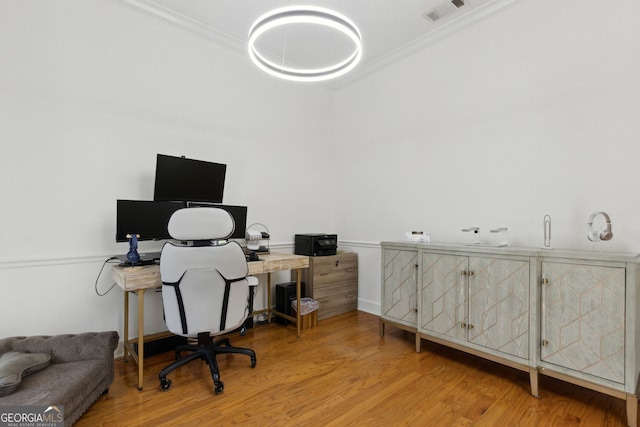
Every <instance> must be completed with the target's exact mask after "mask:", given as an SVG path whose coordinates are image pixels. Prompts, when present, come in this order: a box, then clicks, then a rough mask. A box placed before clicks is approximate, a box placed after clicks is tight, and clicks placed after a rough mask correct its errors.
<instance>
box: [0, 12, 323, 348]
mask: <svg viewBox="0 0 640 427" xmlns="http://www.w3.org/2000/svg"><path fill="white" fill-rule="evenodd" d="M0 58H1V61H2V64H1V66H0V93H1V94H2V96H0V117H2V119H1V120H2V125H1V126H0V141H2V156H1V157H0V188H1V189H2V190H1V195H2V200H3V208H2V210H0V212H1V214H0V215H2V218H1V223H2V228H1V229H0V241H1V242H2V243H3V244H2V245H1V246H0V261H1V263H0V293H1V294H2V295H3V297H2V299H0V336H8V335H18V334H36V333H43V334H48V333H60V332H75V331H83V330H97V329H117V330H119V331H120V332H121V334H122V331H123V329H122V292H121V291H120V290H119V289H115V290H113V291H111V292H110V293H109V294H108V295H107V296H105V297H98V296H97V295H96V293H95V292H94V282H95V280H96V277H97V276H98V273H99V271H100V267H101V266H102V261H103V260H104V259H106V257H107V256H110V255H114V254H121V253H125V252H126V250H127V245H126V244H125V243H118V244H116V243H115V241H114V236H115V207H116V199H118V198H121V199H127V198H129V199H147V200H149V199H151V198H152V197H153V179H154V171H155V157H156V153H165V154H171V155H186V156H187V157H190V158H196V159H202V160H208V161H215V162H222V163H227V165H228V168H227V179H226V187H225V200H224V201H225V202H226V203H230V204H246V205H247V206H248V207H249V211H248V221H249V223H252V222H261V223H264V224H266V225H267V226H268V227H269V230H270V232H271V235H272V242H273V243H274V244H278V243H285V244H288V243H290V242H292V241H293V235H294V234H295V233H296V232H299V230H314V229H316V227H317V228H318V229H325V228H326V229H333V227H334V217H333V212H334V209H333V202H334V200H335V197H334V189H333V186H332V185H326V182H327V176H326V173H325V171H324V170H323V169H321V168H320V167H319V165H323V164H326V160H327V159H328V158H329V155H330V153H329V151H328V150H326V144H328V143H329V142H330V139H331V133H330V129H329V128H328V127H327V126H326V124H327V123H328V122H329V121H330V114H331V108H330V107H331V93H330V92H329V91H327V90H326V89H323V88H319V87H316V86H309V85H295V84H293V85H292V84H290V83H286V82H280V81H277V80H276V79H273V78H271V77H269V76H266V75H264V73H262V72H261V71H259V70H257V69H256V68H255V67H253V66H251V64H250V62H249V60H248V58H246V56H245V55H243V54H240V53H236V52H233V51H231V50H229V49H227V48H225V47H221V46H217V45H215V44H213V43H211V42H210V41H208V40H206V39H204V38H202V37H200V36H198V35H194V34H192V33H190V32H188V31H186V30H183V29H180V28H178V27H176V26H173V25H171V24H168V23H166V22H164V21H162V20H160V19H158V18H156V17H153V16H151V15H147V14H145V13H143V12H141V11H140V10H138V9H135V8H133V7H131V6H129V5H127V4H126V3H124V2H120V1H115V0H113V1H112V0H60V1H55V2H25V1H21V0H7V1H3V2H0ZM317 199H321V200H323V201H324V202H325V204H326V208H327V209H326V211H324V212H322V213H321V212H319V211H318V209H316V206H315V204H314V202H315V201H316V200H317ZM327 212H328V213H329V214H327ZM157 246H158V244H157V243H156V244H148V243H147V242H142V243H141V250H148V249H155V248H156V247H157ZM158 249H159V248H158ZM108 270H109V269H108V268H107V269H106V272H105V274H103V275H102V276H101V277H100V280H99V282H98V287H99V289H100V290H101V291H105V290H106V289H108V288H109V287H110V286H111V283H112V281H111V280H110V277H109V276H110V273H109V271H108ZM150 298H151V300H153V299H154V298H155V299H157V300H158V301H159V296H157V295H155V296H154V295H152V296H151V297H150ZM150 306H151V307H156V310H157V309H158V307H159V303H158V302H157V301H156V303H155V304H154V303H153V301H152V304H150ZM148 316H149V318H150V322H149V323H148V326H149V329H150V330H151V331H154V330H159V329H163V327H164V326H163V322H162V316H160V315H158V313H156V312H154V310H153V309H152V310H151V311H149V313H148ZM134 321H135V319H134ZM154 321H155V323H154Z"/></svg>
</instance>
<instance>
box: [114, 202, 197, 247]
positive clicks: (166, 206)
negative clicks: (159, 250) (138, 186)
mask: <svg viewBox="0 0 640 427" xmlns="http://www.w3.org/2000/svg"><path fill="white" fill-rule="evenodd" d="M116 203H117V204H116V242H126V241H128V240H129V239H127V234H139V235H140V237H139V238H138V240H165V239H171V236H169V231H168V230H167V225H168V224H169V218H171V215H173V213H174V212H175V211H177V210H178V209H182V208H184V207H185V203H184V202H156V201H147V200H117V201H116Z"/></svg>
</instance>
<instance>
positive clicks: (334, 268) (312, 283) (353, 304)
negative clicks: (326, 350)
mask: <svg viewBox="0 0 640 427" xmlns="http://www.w3.org/2000/svg"><path fill="white" fill-rule="evenodd" d="M302 281H303V282H304V283H305V289H306V291H307V295H308V296H310V297H311V298H313V299H314V300H316V301H318V303H320V308H319V309H318V320H322V319H326V318H327V317H333V316H337V315H338V314H342V313H346V312H349V311H354V310H357V309H358V254H356V253H355V252H338V253H337V254H336V255H330V256H312V257H309V269H308V270H303V271H302Z"/></svg>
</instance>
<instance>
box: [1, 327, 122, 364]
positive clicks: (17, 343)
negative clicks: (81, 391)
mask: <svg viewBox="0 0 640 427" xmlns="http://www.w3.org/2000/svg"><path fill="white" fill-rule="evenodd" d="M118 339H119V336H118V333H117V332H116V331H108V332H85V333H81V334H64V335H53V336H48V335H38V336H31V337H10V338H3V339H0V354H2V353H6V352H7V351H19V352H23V353H27V352H28V353H49V354H51V363H65V362H74V361H78V360H89V359H105V360H107V361H109V365H110V366H113V357H114V356H113V352H114V351H115V349H116V347H117V346H118Z"/></svg>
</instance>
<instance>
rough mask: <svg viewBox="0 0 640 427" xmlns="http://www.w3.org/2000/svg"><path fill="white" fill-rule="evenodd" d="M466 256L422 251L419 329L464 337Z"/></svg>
mask: <svg viewBox="0 0 640 427" xmlns="http://www.w3.org/2000/svg"><path fill="white" fill-rule="evenodd" d="M467 265H468V258H467V257H466V256H458V255H447V254H437V253H423V254H422V289H421V291H422V299H421V308H420V330H423V331H425V332H427V333H428V332H436V333H438V334H443V335H446V336H448V337H453V338H458V339H462V340H466V339H467V330H466V325H467V323H468V319H467V306H468V293H467V274H466V272H467Z"/></svg>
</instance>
